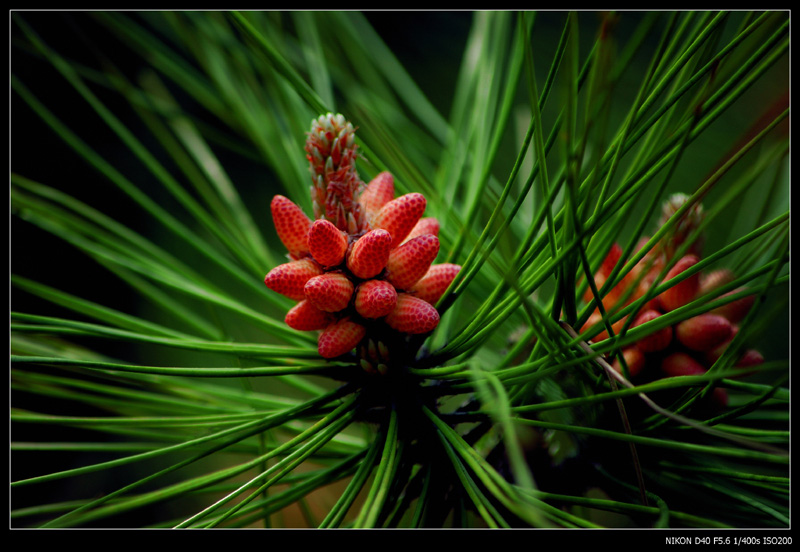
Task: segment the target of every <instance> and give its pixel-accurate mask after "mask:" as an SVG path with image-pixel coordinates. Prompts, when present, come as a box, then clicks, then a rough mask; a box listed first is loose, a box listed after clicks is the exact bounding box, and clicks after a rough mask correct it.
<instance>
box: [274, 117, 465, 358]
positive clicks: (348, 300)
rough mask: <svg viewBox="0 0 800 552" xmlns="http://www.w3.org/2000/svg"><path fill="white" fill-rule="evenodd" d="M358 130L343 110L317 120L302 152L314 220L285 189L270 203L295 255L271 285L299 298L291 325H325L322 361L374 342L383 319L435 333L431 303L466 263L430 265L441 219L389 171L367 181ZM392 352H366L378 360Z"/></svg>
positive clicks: (397, 327)
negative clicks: (358, 164) (359, 167)
mask: <svg viewBox="0 0 800 552" xmlns="http://www.w3.org/2000/svg"><path fill="white" fill-rule="evenodd" d="M354 132H355V130H354V128H353V126H352V125H351V124H350V123H349V122H347V121H346V120H345V119H344V117H343V116H342V115H333V114H330V113H329V114H327V115H323V116H320V117H319V118H318V119H315V120H314V121H312V125H311V131H310V132H309V134H308V138H307V140H306V146H305V150H306V154H307V155H306V157H307V159H308V161H309V164H310V172H311V181H312V183H311V199H312V204H313V207H314V217H315V220H313V221H312V220H311V219H310V218H309V217H308V216H307V215H306V214H305V213H304V212H303V210H302V209H301V208H300V207H299V206H298V205H296V204H295V203H293V202H292V201H291V200H289V199H288V198H286V197H284V196H281V195H277V196H275V197H274V198H273V200H272V203H271V211H272V218H273V221H274V223H275V229H276V231H277V234H278V237H279V238H280V240H281V242H282V243H283V244H284V246H285V247H286V249H287V250H288V252H289V258H290V261H289V262H287V263H284V264H281V265H279V266H277V267H275V268H273V269H272V270H271V271H270V272H269V273H268V274H267V275H266V277H265V279H264V283H265V284H266V285H267V287H268V288H270V289H271V290H273V291H276V292H278V293H281V294H282V295H285V296H286V297H289V298H290V299H293V300H295V301H297V302H298V303H297V304H296V305H295V306H294V307H293V308H292V309H291V310H290V311H289V312H288V313H287V315H286V318H285V321H286V324H287V325H289V326H290V327H292V328H294V329H296V330H302V331H317V330H320V334H319V340H318V350H319V354H320V355H321V356H322V357H324V358H336V357H339V356H341V355H344V354H346V353H349V352H350V351H352V350H353V349H354V348H356V347H357V346H358V345H359V344H360V343H364V344H365V345H364V348H365V349H370V350H372V349H375V348H376V346H375V343H374V342H373V341H372V339H371V338H370V335H369V334H370V329H371V327H373V326H374V325H376V324H379V323H380V324H385V326H388V327H389V328H391V329H392V330H393V331H395V332H397V333H399V334H407V335H416V334H426V333H428V332H430V331H432V330H433V329H434V328H435V327H436V326H437V325H438V324H439V312H438V311H437V310H436V308H435V306H434V305H435V304H436V302H437V301H438V300H439V298H440V297H441V296H442V294H443V293H444V291H445V290H446V289H447V287H448V286H449V285H450V283H451V282H452V281H453V279H454V278H455V276H456V275H457V274H458V271H459V270H460V268H461V267H460V266H458V265H454V264H449V263H448V264H438V265H434V264H432V263H433V261H434V259H435V258H436V255H437V254H438V252H439V238H438V233H439V223H438V221H437V220H436V219H435V218H432V217H423V216H422V215H423V214H424V211H425V208H426V204H427V203H426V200H425V197H424V196H423V195H422V194H419V193H409V194H405V195H402V196H400V197H394V194H395V191H394V178H393V176H392V175H391V174H390V173H389V172H382V173H380V174H378V175H377V176H376V177H375V178H374V179H373V180H372V181H371V182H370V183H369V184H368V185H366V186H365V185H364V183H363V182H362V181H361V180H360V178H359V176H358V172H357V171H356V169H355V160H356V157H357V155H356V145H355V140H354ZM386 354H387V353H386V352H385V351H383V350H381V351H377V352H376V351H372V352H371V353H370V354H368V355H367V356H369V358H371V359H373V360H375V358H379V357H385V356H386ZM362 356H363V355H362ZM373 357H375V358H373ZM362 360H363V359H362ZM362 365H363V366H365V367H368V366H371V364H370V362H362Z"/></svg>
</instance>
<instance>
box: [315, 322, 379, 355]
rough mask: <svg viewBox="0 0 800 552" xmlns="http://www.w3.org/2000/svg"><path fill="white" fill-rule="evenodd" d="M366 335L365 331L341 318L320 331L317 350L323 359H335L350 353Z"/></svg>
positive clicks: (362, 327)
mask: <svg viewBox="0 0 800 552" xmlns="http://www.w3.org/2000/svg"><path fill="white" fill-rule="evenodd" d="M366 334H367V329H366V328H365V327H364V326H362V325H361V324H358V323H356V322H353V321H352V320H350V319H349V318H343V319H341V320H339V321H338V322H335V323H333V324H331V325H330V326H328V327H327V328H325V329H324V330H322V332H321V333H320V334H319V340H318V341H317V350H318V351H319V354H320V356H321V357H323V358H336V357H338V356H341V355H343V354H345V353H348V352H350V351H351V350H352V349H353V348H354V347H355V346H356V345H358V343H359V342H360V341H361V340H362V339H363V338H364V336H365V335H366Z"/></svg>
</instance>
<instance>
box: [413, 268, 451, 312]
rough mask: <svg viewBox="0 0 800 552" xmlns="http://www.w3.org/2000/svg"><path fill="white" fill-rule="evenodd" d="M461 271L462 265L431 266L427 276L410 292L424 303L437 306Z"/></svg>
mask: <svg viewBox="0 0 800 552" xmlns="http://www.w3.org/2000/svg"><path fill="white" fill-rule="evenodd" d="M460 270H461V265H457V264H451V263H442V264H437V265H431V267H430V268H429V269H428V272H426V273H425V276H423V277H422V278H420V279H419V280H418V281H417V283H416V284H414V285H413V287H412V288H411V290H410V291H411V293H413V294H414V295H415V296H416V297H419V298H420V299H422V300H423V301H427V302H428V303H430V304H431V305H435V304H436V302H437V301H438V300H439V299H440V298H441V296H442V294H443V293H444V292H445V290H447V288H448V287H449V286H450V284H451V283H452V281H453V280H454V279H455V277H456V275H457V274H458V273H459V271H460Z"/></svg>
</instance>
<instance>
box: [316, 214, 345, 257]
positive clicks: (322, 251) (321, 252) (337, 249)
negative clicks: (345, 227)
mask: <svg viewBox="0 0 800 552" xmlns="http://www.w3.org/2000/svg"><path fill="white" fill-rule="evenodd" d="M308 250H309V252H310V253H311V256H312V257H314V260H316V261H317V262H318V263H319V264H321V265H322V266H325V267H331V266H336V265H339V264H341V263H342V261H343V260H344V254H345V252H346V251H347V236H346V235H345V233H344V232H342V231H341V230H339V229H338V228H336V226H335V225H334V224H333V223H332V222H330V221H328V220H323V219H319V220H315V221H314V223H313V224H312V225H311V228H309V230H308Z"/></svg>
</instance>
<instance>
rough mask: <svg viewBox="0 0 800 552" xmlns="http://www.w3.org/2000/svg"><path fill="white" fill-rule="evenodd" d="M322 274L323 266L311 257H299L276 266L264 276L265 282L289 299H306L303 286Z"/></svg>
mask: <svg viewBox="0 0 800 552" xmlns="http://www.w3.org/2000/svg"><path fill="white" fill-rule="evenodd" d="M320 274H322V268H320V266H319V265H318V264H317V263H315V262H314V261H312V260H311V259H308V258H306V259H298V260H296V261H290V262H288V263H283V264H281V265H278V266H276V267H275V268H273V269H272V270H270V271H269V272H268V273H267V275H266V276H265V277H264V284H266V286H267V287H268V288H269V289H271V290H272V291H274V292H277V293H280V294H281V295H285V296H286V297H288V298H289V299H294V300H295V301H302V300H303V299H305V297H306V296H305V292H304V291H303V288H304V287H305V285H306V282H307V281H308V280H309V278H313V277H314V276H319V275H320Z"/></svg>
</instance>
